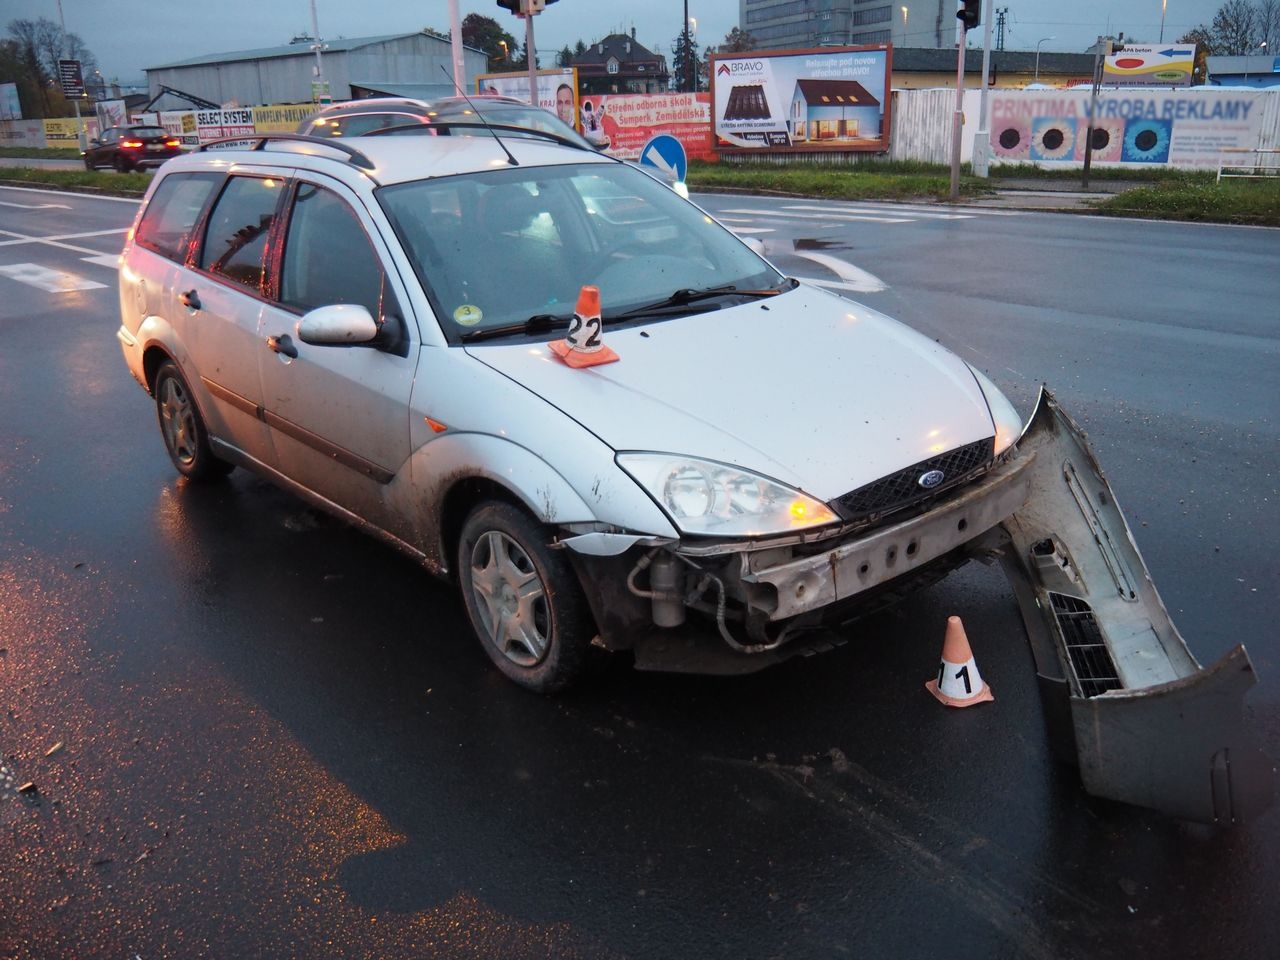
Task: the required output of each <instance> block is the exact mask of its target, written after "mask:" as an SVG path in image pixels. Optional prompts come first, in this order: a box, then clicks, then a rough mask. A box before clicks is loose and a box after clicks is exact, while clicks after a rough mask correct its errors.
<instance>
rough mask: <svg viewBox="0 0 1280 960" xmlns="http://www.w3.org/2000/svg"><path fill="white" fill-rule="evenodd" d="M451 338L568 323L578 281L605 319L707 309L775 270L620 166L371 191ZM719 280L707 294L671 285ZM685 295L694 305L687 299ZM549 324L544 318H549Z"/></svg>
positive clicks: (761, 285)
mask: <svg viewBox="0 0 1280 960" xmlns="http://www.w3.org/2000/svg"><path fill="white" fill-rule="evenodd" d="M378 198H379V201H380V202H381V204H382V206H383V209H384V210H385V211H386V212H387V215H388V216H389V218H390V219H391V221H392V223H393V224H394V225H395V228H396V232H397V234H398V235H399V237H400V241H401V243H402V244H403V246H404V249H405V251H406V253H407V254H408V256H409V258H410V260H411V261H412V262H413V265H414V270H415V271H416V273H417V275H418V278H419V280H420V281H421V282H422V285H423V287H424V289H425V290H426V291H427V295H428V297H429V298H430V299H431V303H432V306H433V308H434V309H435V311H436V314H437V316H439V317H440V318H441V323H442V325H443V326H444V328H445V333H446V335H447V336H448V337H449V338H450V340H451V341H454V342H457V341H459V340H462V339H463V338H464V337H474V336H475V335H477V334H482V333H483V332H485V331H494V330H497V329H499V328H509V327H520V326H523V325H525V324H527V323H528V321H529V320H530V319H532V318H539V319H538V322H535V323H533V324H530V325H529V326H528V330H529V335H530V336H541V337H542V338H544V339H545V338H546V337H547V336H548V334H547V333H546V329H547V326H548V318H563V322H564V324H566V325H567V323H568V320H569V318H570V317H571V316H572V314H573V308H574V305H575V304H576V303H577V299H578V292H579V290H580V289H581V288H582V286H583V285H584V284H593V285H595V286H597V287H599V288H600V304H601V312H602V314H603V317H604V321H605V324H606V325H608V323H609V320H610V317H614V318H618V317H619V315H621V314H624V313H625V314H629V315H630V316H629V317H628V320H631V321H641V320H643V321H646V322H647V321H651V320H653V319H655V318H661V317H670V316H672V315H679V313H680V312H684V313H690V312H694V311H695V310H706V309H716V308H717V307H718V306H719V305H721V301H723V303H732V302H735V292H734V291H735V290H742V291H748V292H759V291H761V290H777V289H781V286H782V283H783V278H782V277H781V276H780V275H779V274H778V273H777V271H775V270H774V269H773V268H772V267H770V266H769V265H768V264H767V263H765V262H764V261H763V260H761V259H760V258H759V257H758V256H756V255H755V254H754V253H752V252H751V250H750V249H748V248H747V247H746V246H745V245H744V244H743V243H742V242H741V241H739V240H738V238H737V237H735V236H734V235H733V234H731V233H729V232H728V231H727V230H725V229H724V228H723V227H721V226H720V225H719V224H717V223H716V222H715V221H714V220H712V219H711V218H710V217H709V216H707V215H706V214H704V213H703V212H702V211H701V210H699V209H698V208H697V207H695V206H693V205H692V204H691V203H689V202H687V201H685V200H682V199H681V198H680V197H679V196H677V195H676V194H675V193H674V192H673V191H672V190H671V189H670V188H668V187H666V186H665V185H663V184H661V183H659V182H657V181H656V180H654V179H653V178H652V177H650V176H648V175H646V174H644V173H642V172H641V171H639V170H637V169H635V168H634V167H631V166H628V165H626V164H622V163H587V164H573V165H567V166H558V167H513V168H508V169H503V170H494V171H487V172H484V173H474V174H465V175H460V176H454V177H440V178H434V179H430V180H418V181H414V182H412V183H402V184H396V185H393V186H387V187H383V188H381V189H380V190H379V191H378ZM709 288H722V289H720V290H718V291H717V292H716V295H715V298H712V297H709V296H700V297H697V298H693V299H691V298H689V297H688V296H687V295H683V296H680V297H677V298H676V302H674V303H669V304H665V305H664V306H665V307H666V309H665V311H657V312H654V313H648V312H646V311H645V310H644V309H640V308H645V307H646V306H648V305H657V304H658V302H659V301H663V300H666V299H668V298H670V297H671V296H672V295H673V294H675V293H677V292H678V291H705V290H708V289H709ZM695 302H696V305H695ZM551 326H552V327H554V328H556V329H558V327H555V324H554V323H552V324H551Z"/></svg>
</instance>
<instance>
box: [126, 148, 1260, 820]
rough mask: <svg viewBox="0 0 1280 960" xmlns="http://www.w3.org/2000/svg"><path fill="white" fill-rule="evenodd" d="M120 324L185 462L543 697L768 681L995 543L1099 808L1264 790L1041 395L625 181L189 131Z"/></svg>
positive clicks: (550, 165) (1240, 654) (1068, 426)
mask: <svg viewBox="0 0 1280 960" xmlns="http://www.w3.org/2000/svg"><path fill="white" fill-rule="evenodd" d="M120 307H121V314H122V324H121V327H120V329H119V333H118V337H119V340H120V343H121V345H122V347H123V350H124V357H125V360H126V361H127V363H128V367H129V370H130V372H131V373H132V375H133V376H134V378H135V379H136V380H137V381H138V382H139V383H140V384H141V385H142V386H143V387H144V388H145V389H146V390H147V391H148V393H149V394H150V395H151V396H152V397H154V399H155V404H156V409H157V412H158V416H159V424H160V430H161V434H162V436H163V438H164V443H165V446H166V448H167V450H168V453H169V456H170V457H171V458H172V460H173V463H174V465H175V466H176V468H177V470H178V471H179V472H180V473H182V474H184V475H185V476H186V477H188V478H190V479H191V480H193V481H194V480H205V479H210V478H217V477H221V476H222V475H225V474H226V473H227V472H228V471H230V470H231V469H232V468H233V467H235V466H239V467H244V468H247V469H250V470H253V471H255V472H257V473H259V474H262V475H265V476H266V477H268V478H270V479H272V480H273V481H275V482H277V483H279V484H280V485H282V486H284V487H285V488H287V489H289V490H291V491H293V492H294V493H295V494H297V495H298V496H300V497H303V498H305V499H306V500H307V501H309V502H310V503H311V504H313V505H315V506H317V507H319V508H321V509H323V510H326V511H329V512H331V513H333V514H335V515H337V516H339V517H341V518H344V519H345V520H347V521H349V522H350V523H353V524H355V525H356V526H358V527H360V528H362V529H364V530H366V531H368V532H369V533H372V534H374V535H376V536H378V537H380V538H381V539H383V540H384V541H386V542H388V543H390V544H392V545H394V546H395V547H397V548H399V549H401V550H403V551H405V552H406V553H408V554H410V555H411V556H413V557H414V558H416V559H417V560H418V561H420V562H421V563H422V564H423V565H424V566H425V567H426V568H427V569H428V570H429V571H431V572H432V573H434V574H436V575H438V576H441V577H445V578H448V579H450V580H452V581H454V582H456V583H457V585H458V587H459V591H460V595H461V599H462V602H463V604H464V605H465V608H466V612H467V615H468V617H469V620H470V623H471V626H472V627H473V628H474V631H475V633H476V635H477V637H478V638H479V641H480V643H481V645H482V646H483V648H484V650H485V651H486V653H487V654H488V656H489V657H490V658H491V659H492V661H493V662H494V664H496V665H497V667H498V668H499V669H500V670H501V671H502V672H503V673H505V674H506V675H507V676H508V677H509V678H511V679H512V680H514V681H515V682H516V683H518V684H521V685H523V686H525V687H527V688H530V689H533V690H537V691H542V692H552V691H557V690H562V689H564V688H565V687H567V686H568V685H569V684H571V683H572V682H573V681H574V680H576V679H578V678H579V677H580V676H581V674H582V673H583V669H584V665H585V664H586V662H587V655H588V653H589V651H590V649H591V648H592V646H596V647H602V648H604V649H606V650H614V651H621V650H629V651H632V653H633V655H634V658H635V663H636V665H637V666H638V667H640V668H645V669H666V670H685V671H701V672H718V673H731V672H744V671H748V670H755V669H759V668H760V667H762V666H765V665H767V664H770V663H774V662H777V661H778V660H780V659H783V658H785V657H787V656H791V655H793V654H796V653H803V652H811V651H813V650H814V649H819V648H823V647H828V646H830V645H831V643H832V640H833V638H834V639H837V640H838V639H840V637H841V636H842V634H841V633H837V632H834V628H837V627H839V628H840V629H841V630H842V631H844V632H847V631H848V629H849V628H848V627H841V626H840V625H842V624H845V623H847V621H848V620H849V619H850V617H851V615H852V614H853V613H855V612H856V611H857V610H858V609H860V608H862V607H865V606H866V605H867V604H870V603H876V602H883V601H884V600H885V599H886V598H887V597H890V596H893V597H897V596H901V595H903V593H904V592H905V591H909V590H910V589H912V588H913V587H916V586H918V585H920V584H924V583H928V582H931V581H933V580H936V579H937V578H938V577H939V576H941V575H942V574H944V573H945V572H947V571H948V570H950V569H952V568H954V567H955V566H957V565H959V564H961V563H963V562H964V561H965V560H966V559H968V558H969V557H971V556H973V555H974V554H976V553H981V554H983V555H984V556H991V555H993V554H996V555H999V556H1001V557H1003V558H1004V560H1005V566H1006V569H1007V571H1008V572H1009V575H1010V577H1011V579H1012V580H1013V582H1014V586H1015V591H1014V592H1015V595H1016V596H1017V597H1018V599H1019V601H1020V603H1021V604H1022V605H1023V609H1024V612H1025V614H1026V622H1027V626H1028V632H1029V634H1030V636H1031V646H1032V650H1033V652H1034V653H1035V656H1036V664H1037V669H1038V671H1039V673H1040V674H1041V676H1042V678H1043V679H1044V684H1045V690H1046V699H1047V700H1051V701H1053V702H1054V703H1056V704H1058V705H1059V706H1060V708H1061V709H1056V710H1053V711H1051V712H1053V713H1054V714H1055V715H1057V716H1060V717H1063V718H1066V720H1065V723H1063V724H1061V726H1062V727H1063V729H1064V730H1065V737H1066V738H1067V740H1068V741H1069V742H1070V745H1071V747H1072V748H1073V749H1074V750H1075V751H1076V752H1077V753H1078V754H1079V757H1080V760H1081V771H1082V774H1083V776H1084V779H1085V783H1086V786H1087V787H1088V788H1089V789H1090V790H1092V791H1093V792H1096V793H1100V794H1103V795H1106V796H1112V797H1116V798H1119V799H1123V800H1127V801H1129V802H1133V803H1139V804H1144V805H1147V806H1152V807H1157V808H1160V809H1164V810H1168V811H1170V812H1173V813H1175V814H1177V815H1180V816H1187V817H1194V818H1197V819H1207V820H1213V819H1228V820H1229V819H1237V818H1239V817H1242V816H1244V815H1246V814H1251V813H1253V812H1255V811H1256V810H1258V809H1261V807H1263V806H1265V805H1266V802H1268V801H1269V798H1270V782H1269V780H1268V779H1267V778H1266V776H1265V775H1264V774H1262V773H1260V772H1259V773H1257V775H1256V776H1255V775H1254V774H1255V772H1257V771H1261V770H1263V768H1266V761H1265V758H1263V757H1262V756H1261V754H1259V753H1257V751H1255V750H1254V749H1253V748H1252V747H1251V746H1249V745H1248V744H1247V743H1246V742H1245V740H1246V738H1245V735H1244V732H1243V731H1242V730H1241V729H1240V726H1241V718H1240V713H1241V710H1240V706H1241V700H1242V698H1243V696H1244V692H1245V690H1246V689H1247V688H1248V686H1249V685H1250V683H1252V682H1253V679H1254V678H1253V675H1252V668H1251V667H1250V665H1249V661H1248V657H1247V655H1246V654H1245V652H1244V650H1243V648H1242V647H1238V648H1236V649H1235V650H1234V651H1231V652H1230V653H1228V654H1227V655H1226V656H1225V657H1224V658H1223V660H1222V661H1221V662H1220V663H1219V664H1218V665H1217V666H1215V667H1213V668H1210V669H1208V670H1204V669H1201V668H1200V666H1199V665H1198V664H1197V663H1196V661H1195V660H1194V658H1192V656H1191V654H1190V653H1189V652H1188V650H1187V648H1186V646H1185V644H1184V643H1183V641H1182V639H1181V637H1180V636H1179V635H1178V633H1177V631H1176V629H1175V628H1174V627H1173V624H1172V623H1171V622H1170V621H1169V618H1168V616H1167V614H1166V613H1165V611H1164V607H1163V605H1162V604H1161V602H1160V600H1159V597H1158V595H1157V594H1156V592H1155V588H1154V587H1153V585H1152V584H1151V582H1150V579H1149V577H1148V576H1147V572H1146V568H1145V566H1144V565H1143V563H1142V560H1141V557H1140V556H1139V554H1138V552H1137V549H1136V548H1135V547H1134V545H1133V542H1132V539H1131V537H1130V535H1129V531H1128V529H1127V528H1126V526H1125V521H1124V519H1123V517H1122V515H1121V514H1120V512H1119V509H1118V508H1117V507H1116V504H1115V498H1114V497H1113V496H1112V495H1111V493H1110V490H1109V487H1108V486H1107V483H1106V481H1105V479H1104V478H1103V477H1102V475H1101V472H1100V471H1099V470H1098V468H1097V465H1096V464H1095V462H1094V459H1093V457H1092V455H1091V454H1090V452H1089V450H1088V448H1087V446H1086V445H1085V441H1084V438H1083V436H1082V435H1081V434H1080V432H1079V430H1078V429H1076V428H1075V426H1074V425H1073V424H1072V422H1071V421H1070V419H1069V418H1067V417H1066V416H1065V415H1064V414H1063V413H1062V412H1061V411H1060V410H1059V408H1058V406H1057V404H1056V403H1055V401H1054V400H1053V398H1052V397H1051V396H1049V395H1048V394H1043V395H1042V396H1041V399H1040V402H1039V404H1038V407H1037V410H1036V411H1035V413H1034V414H1033V415H1032V417H1031V418H1030V420H1029V422H1028V424H1027V425H1026V426H1025V427H1024V424H1023V421H1022V419H1021V418H1020V417H1019V416H1018V415H1017V413H1016V412H1015V410H1014V409H1013V407H1012V406H1011V405H1010V403H1009V401H1008V400H1006V399H1005V397H1004V396H1003V395H1002V394H1001V393H1000V391H999V390H998V389H997V388H996V387H995V385H993V384H992V383H991V381H989V380H988V379H987V378H986V377H985V376H983V375H982V374H981V373H980V372H979V371H977V370H975V369H974V368H973V367H971V366H970V365H969V364H967V363H965V362H964V361H963V360H961V359H960V358H958V357H957V356H955V355H954V354H952V353H950V352H948V351H947V350H945V349H944V348H942V347H940V346H939V345H938V344H936V343H934V342H932V341H931V340H929V339H927V338H925V337H923V336H921V335H919V334H917V333H916V332H914V331H912V330H910V329H908V328H907V327H905V326H903V325H901V324H899V323H897V322H895V321H893V320H891V319H889V318H887V317H885V316H883V315H881V314H878V313H876V312H875V311H873V310H870V309H868V308H867V307H865V306H862V305H860V304H858V303H854V302H852V301H849V300H846V299H842V298H840V297H837V296H835V295H833V294H831V293H828V292H826V291H823V290H820V289H816V288H814V287H812V286H808V285H805V284H803V283H799V282H797V281H796V280H794V279H791V278H789V277H787V276H785V275H783V274H782V273H780V272H779V271H778V270H777V269H775V268H774V267H773V266H772V265H771V264H770V263H768V262H767V261H766V260H764V259H762V257H761V256H760V255H758V254H757V252H755V251H754V250H753V249H752V248H751V247H750V246H749V245H747V244H746V243H744V242H743V241H741V240H740V239H739V238H738V237H736V236H735V235H734V234H732V233H731V232H730V231H728V230H726V229H725V228H724V227H722V226H721V225H720V224H719V223H717V222H716V221H715V220H714V219H713V218H712V217H710V216H709V215H707V214H706V213H705V212H704V211H703V210H701V209H700V208H699V207H697V206H696V205H694V204H693V203H690V202H689V201H687V200H685V199H683V198H681V197H680V196H678V195H677V194H676V193H675V192H674V191H672V190H671V189H669V188H668V187H667V186H666V185H664V184H663V183H660V182H658V181H657V180H655V179H653V178H651V177H649V176H648V175H646V174H645V173H644V172H643V171H641V170H639V169H637V168H636V167H635V166H633V165H629V164H625V163H622V162H619V161H617V160H614V159H612V158H609V157H606V156H602V155H600V154H597V153H594V152H592V151H588V150H581V149H574V148H572V147H569V146H566V145H564V144H562V143H556V142H550V141H548V142H542V141H540V140H538V139H536V138H531V137H528V136H523V137H502V136H500V135H497V133H496V132H495V135H493V136H477V135H472V136H465V137H398V136H365V137H356V138H351V139H342V140H319V141H318V140H315V139H309V138H303V137H295V136H290V135H279V136H271V137H261V138H254V139H252V140H247V141H239V142H230V143H224V144H213V145H208V146H207V147H206V148H204V149H202V150H200V151H197V152H195V153H192V154H190V155H188V156H184V157H181V158H179V159H175V160H172V161H170V162H169V163H167V164H165V165H164V167H163V168H162V169H161V170H160V171H159V173H158V174H157V176H156V178H155V180H154V182H153V183H152V184H151V186H150V188H149V190H148V193H147V196H146V199H145V201H144V203H143V205H142V208H141V210H140V213H139V215H138V219H137V221H136V223H135V224H134V228H133V230H132V231H131V233H130V235H129V239H128V242H127V244H126V246H125V249H124V253H123V259H122V268H121V271H120ZM1189 708H1194V709H1189ZM1188 713H1191V714H1195V715H1196V716H1197V720H1196V722H1194V723H1190V722H1186V721H1185V720H1179V719H1178V718H1179V717H1185V716H1186V715H1188ZM1171 726H1172V727H1176V728H1177V729H1176V730H1175V731H1174V732H1172V733H1171V732H1170V727H1171ZM1227 750H1230V761H1231V762H1230V763H1229V764H1227V763H1226V762H1225V761H1224V760H1223V756H1224V751H1227ZM1153 756H1154V757H1157V758H1158V759H1157V760H1153V759H1152V757H1153ZM1139 760H1140V761H1141V762H1138V761H1139Z"/></svg>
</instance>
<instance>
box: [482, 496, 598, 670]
mask: <svg viewBox="0 0 1280 960" xmlns="http://www.w3.org/2000/svg"><path fill="white" fill-rule="evenodd" d="M551 537H552V532H551V529H550V528H549V527H546V526H544V525H542V524H540V523H538V522H536V521H535V520H534V519H533V518H532V517H530V516H529V515H528V514H526V513H524V512H523V511H522V510H519V509H517V508H516V507H514V506H512V505H511V504H508V503H501V502H498V501H491V502H488V503H483V504H481V505H480V506H478V507H476V508H475V509H474V510H473V511H472V512H471V515H470V516H469V517H467V522H466V523H465V524H464V526H463V528H462V537H461V541H460V543H459V545H458V580H459V583H460V586H461V589H462V599H463V602H464V603H465V604H466V608H467V616H468V617H469V619H470V620H471V627H472V629H473V630H474V631H475V633H476V636H477V637H478V638H479V639H480V644H481V646H483V647H484V650H485V653H487V654H488V655H489V659H490V660H492V661H493V662H494V664H495V665H496V666H497V667H498V669H499V670H501V671H502V672H503V673H504V674H506V676H507V677H508V678H510V679H511V680H514V681H515V682H516V683H518V684H520V685H521V686H522V687H525V688H527V689H529V690H533V691H535V692H537V693H556V692H559V691H561V690H564V689H566V688H567V687H569V686H570V685H571V684H572V683H573V682H574V681H575V680H577V679H578V678H579V677H580V676H581V674H582V672H583V670H584V669H585V668H586V665H587V654H588V652H589V650H590V647H591V640H592V638H593V637H594V636H595V626H594V624H593V622H592V619H591V612H590V610H589V609H588V607H587V603H586V599H585V598H584V597H583V595H582V588H581V587H580V586H579V585H578V579H577V576H576V575H575V574H574V572H573V568H572V567H570V565H569V562H568V560H567V559H566V558H565V556H564V554H563V552H560V551H555V550H552V549H550V548H549V547H548V543H550V541H551Z"/></svg>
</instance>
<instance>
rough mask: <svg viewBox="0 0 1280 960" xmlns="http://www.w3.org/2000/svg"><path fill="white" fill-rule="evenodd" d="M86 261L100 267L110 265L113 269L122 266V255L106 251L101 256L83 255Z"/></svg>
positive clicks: (82, 258)
mask: <svg viewBox="0 0 1280 960" xmlns="http://www.w3.org/2000/svg"><path fill="white" fill-rule="evenodd" d="M80 259H81V260H83V261H84V262H85V263H94V264H97V265H98V266H100V267H110V268H111V269H112V270H115V269H117V268H118V267H119V266H120V255H119V254H118V253H104V254H103V255H102V256H100V257H81V258H80Z"/></svg>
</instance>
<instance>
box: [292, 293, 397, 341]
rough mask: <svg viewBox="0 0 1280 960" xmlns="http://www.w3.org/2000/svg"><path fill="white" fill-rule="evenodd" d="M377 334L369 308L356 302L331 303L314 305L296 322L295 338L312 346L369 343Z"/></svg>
mask: <svg viewBox="0 0 1280 960" xmlns="http://www.w3.org/2000/svg"><path fill="white" fill-rule="evenodd" d="M377 335H378V325H377V324H376V323H374V322H373V317H372V316H371V315H370V313H369V311H368V310H367V309H366V308H365V307H363V306H361V305H360V304H358V303H335V304H332V305H331V306H327V307H316V308H315V309H314V310H311V311H309V312H307V313H305V314H303V316H302V319H301V320H299V321H298V339H299V340H301V341H302V342H303V343H310V344H315V345H316V346H351V345H353V344H358V343H369V342H371V341H372V340H373V339H374V338H375V337H377Z"/></svg>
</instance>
